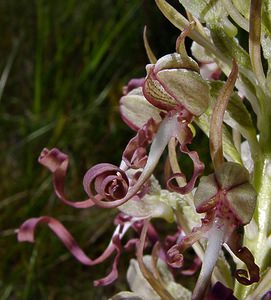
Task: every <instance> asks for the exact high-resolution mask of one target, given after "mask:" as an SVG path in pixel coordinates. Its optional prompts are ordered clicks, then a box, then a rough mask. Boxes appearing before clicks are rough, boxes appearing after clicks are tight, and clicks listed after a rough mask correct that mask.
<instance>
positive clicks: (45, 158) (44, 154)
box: [38, 148, 68, 173]
mask: <svg viewBox="0 0 271 300" xmlns="http://www.w3.org/2000/svg"><path fill="white" fill-rule="evenodd" d="M38 162H39V163H40V164H41V165H43V166H44V167H46V168H47V169H49V170H50V171H51V172H52V173H54V172H55V171H56V170H57V169H58V168H59V167H60V166H61V164H62V163H64V162H65V163H66V164H67V163H68V155H67V154H65V153H63V152H61V151H60V150H59V149H57V148H53V149H51V150H49V149H47V148H44V149H43V150H42V151H41V154H40V156H39V158H38Z"/></svg>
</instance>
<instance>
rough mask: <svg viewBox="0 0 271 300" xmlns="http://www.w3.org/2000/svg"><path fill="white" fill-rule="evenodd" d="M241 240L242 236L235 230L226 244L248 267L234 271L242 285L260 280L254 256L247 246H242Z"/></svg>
mask: <svg viewBox="0 0 271 300" xmlns="http://www.w3.org/2000/svg"><path fill="white" fill-rule="evenodd" d="M241 241H242V238H241V236H240V234H239V233H238V232H237V230H235V231H234V232H233V233H232V235H231V237H230V239H229V240H228V242H227V244H228V246H229V247H230V249H231V250H232V252H233V253H234V254H235V255H236V256H237V257H238V258H239V259H241V260H242V261H243V262H244V263H245V264H246V266H247V269H248V271H246V270H244V269H238V270H236V271H235V277H236V279H237V280H238V281H239V282H240V283H242V284H244V285H250V284H252V283H254V282H258V281H259V280H260V269H259V267H258V265H256V263H255V261H254V257H253V255H252V253H251V252H250V251H249V250H248V248H247V247H242V245H241Z"/></svg>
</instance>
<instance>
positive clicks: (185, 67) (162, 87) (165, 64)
mask: <svg viewBox="0 0 271 300" xmlns="http://www.w3.org/2000/svg"><path fill="white" fill-rule="evenodd" d="M146 69H147V77H146V80H145V83H144V87H143V93H144V96H145V97H146V98H147V100H148V101H149V102H150V103H152V104H153V105H154V106H156V107H158V108H160V109H166V110H171V109H174V108H176V107H178V106H183V107H185V109H186V110H188V111H189V112H190V113H192V114H193V115H195V116H199V115H201V114H202V113H203V112H204V111H205V110H206V109H207V108H208V105H209V99H210V94H209V85H208V84H207V82H206V81H204V80H203V79H202V77H201V75H200V74H199V67H198V64H197V63H196V62H195V61H194V60H193V59H191V58H190V57H188V56H187V55H184V54H179V53H173V54H168V55H165V56H163V57H162V58H160V59H159V60H158V61H157V62H156V64H149V65H147V67H146Z"/></svg>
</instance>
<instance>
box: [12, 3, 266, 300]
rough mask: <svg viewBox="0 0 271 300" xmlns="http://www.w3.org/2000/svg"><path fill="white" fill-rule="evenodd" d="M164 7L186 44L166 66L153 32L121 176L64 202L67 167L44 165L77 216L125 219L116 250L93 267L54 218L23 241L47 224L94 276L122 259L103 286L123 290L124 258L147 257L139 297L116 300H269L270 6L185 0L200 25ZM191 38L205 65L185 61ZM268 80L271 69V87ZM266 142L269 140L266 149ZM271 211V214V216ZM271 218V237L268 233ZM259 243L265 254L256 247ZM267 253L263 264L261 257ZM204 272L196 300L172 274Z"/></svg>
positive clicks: (136, 288) (133, 281)
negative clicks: (245, 44) (204, 141)
mask: <svg viewBox="0 0 271 300" xmlns="http://www.w3.org/2000/svg"><path fill="white" fill-rule="evenodd" d="M156 2H157V5H158V7H159V8H160V10H161V11H162V12H163V14H164V15H165V16H166V17H167V18H168V19H169V20H170V21H171V22H172V23H173V24H174V25H175V26H177V27H178V28H180V29H182V33H181V34H180V36H179V37H178V39H177V41H176V51H175V52H174V53H171V54H167V55H165V56H163V57H161V58H159V59H156V57H155V55H154V54H153V52H152V50H151V48H150V45H149V43H148V40H147V36H146V31H145V33H144V43H145V48H146V52H147V54H148V58H149V61H150V64H148V65H147V66H146V75H145V77H144V78H138V79H132V80H131V81H130V82H129V83H128V84H127V86H125V87H124V89H123V96H122V98H121V99H120V113H121V116H122V119H123V121H124V122H125V123H126V124H127V125H128V126H129V127H130V128H131V129H132V130H134V131H135V136H134V137H133V138H132V139H131V140H130V141H129V142H128V144H127V146H126V148H125V150H124V151H123V155H122V159H121V162H120V164H119V166H115V165H112V164H110V163H101V164H97V165H95V166H93V167H91V168H90V169H89V170H88V171H87V172H86V174H85V176H84V179H83V187H84V190H85V192H86V194H87V199H86V200H83V201H72V200H70V199H69V198H68V197H67V196H66V194H65V190H64V181H65V176H66V173H67V169H68V164H69V158H68V156H67V155H66V154H65V153H63V152H61V151H60V150H58V149H56V148H54V149H51V150H48V149H44V150H43V151H42V153H41V155H40V157H39V163H41V164H42V165H43V166H45V167H46V168H47V169H49V171H50V172H51V173H52V176H53V185H54V190H55V193H56V195H57V197H58V198H59V199H60V200H61V201H62V202H63V203H64V204H66V205H69V206H72V207H75V208H89V207H92V206H94V205H95V206H99V207H101V208H116V207H117V208H118V210H119V214H118V215H117V217H116V219H115V226H116V227H115V230H114V232H113V235H112V238H111V241H110V243H109V245H108V247H107V248H106V250H105V251H104V253H103V254H102V255H101V256H100V257H98V258H96V259H90V258H89V257H88V256H87V255H86V254H85V253H84V252H83V250H82V249H81V248H80V247H79V245H78V244H77V243H76V242H75V240H74V238H73V237H72V236H71V234H70V233H69V232H68V231H67V229H66V228H65V227H64V226H63V225H62V224H61V223H60V222H59V221H57V220H56V219H54V218H51V217H48V216H43V217H38V218H32V219H30V220H27V221H26V222H24V223H23V224H22V225H21V227H20V228H19V229H18V239H19V241H29V242H33V241H34V231H35V229H36V227H37V225H38V224H40V223H45V224H47V225H48V227H49V228H50V229H51V230H52V231H53V232H54V233H55V234H56V235H57V236H58V237H59V239H60V240H61V241H62V242H63V244H64V245H65V246H66V247H67V248H68V250H69V251H70V252H71V253H72V254H73V256H74V257H75V258H76V259H77V260H79V261H80V262H81V263H82V264H85V265H88V266H93V265H96V264H99V263H101V262H103V261H104V260H106V259H107V258H108V257H109V256H111V255H112V254H113V253H115V258H114V262H113V266H112V270H111V272H110V273H109V274H108V275H107V276H105V277H104V278H102V279H99V280H97V281H96V282H95V285H107V284H110V283H112V282H114V281H115V280H116V279H117V278H118V262H119V260H120V256H121V252H122V250H123V249H136V257H137V260H132V261H131V264H130V267H129V269H128V273H127V279H128V281H129V284H130V287H131V289H132V291H133V292H121V293H119V294H117V295H115V296H114V297H113V298H112V299H114V300H116V299H189V298H192V299H195V300H196V299H225V300H226V299H236V297H235V296H238V297H242V299H260V298H259V297H262V296H264V295H265V299H269V298H268V297H270V296H269V295H270V289H271V287H270V284H269V285H268V284H267V282H268V280H270V277H271V274H270V269H268V265H267V263H268V255H269V254H270V250H269V248H268V247H267V246H266V244H263V239H264V241H265V242H266V241H267V235H268V234H270V232H269V230H270V228H271V227H270V226H269V225H270V224H269V223H270V222H269V220H268V212H269V207H270V205H269V204H267V201H268V199H267V200H266V198H268V197H269V196H270V195H271V193H269V192H270V191H269V188H268V187H267V185H269V181H268V180H269V177H270V174H269V173H270V170H269V173H267V172H268V167H269V164H270V158H269V154H268V153H270V152H269V150H270V149H269V150H268V147H269V145H270V144H269V142H270V139H271V138H270V132H269V130H268V129H266V127H265V126H264V121H263V120H269V119H270V118H269V117H270V116H269V115H268V112H269V108H268V107H269V106H268V105H269V104H266V101H267V100H266V99H270V98H271V92H270V91H271V89H270V86H269V85H270V83H268V81H267V80H266V77H265V74H264V71H263V68H262V67H261V53H260V45H261V43H262V44H263V54H264V57H265V58H267V60H268V58H269V57H268V53H267V50H266V47H265V45H266V44H268V43H270V41H271V34H270V32H269V29H268V28H266V23H265V22H266V21H265V19H266V18H267V19H268V18H269V19H270V13H269V14H268V13H267V12H266V14H265V15H264V16H265V19H263V22H262V32H263V33H264V34H265V36H264V37H262V40H261V35H260V33H261V26H259V25H258V24H261V3H260V2H261V1H251V2H252V3H251V8H250V14H249V13H248V12H247V11H246V10H245V8H242V7H241V6H239V5H238V3H237V2H236V1H224V0H223V1H216V3H215V4H211V2H210V1H194V0H193V1H185V0H183V1H182V0H181V1H180V2H181V3H182V4H183V6H184V7H185V9H186V10H187V15H188V19H189V21H188V20H186V19H185V18H184V17H183V16H182V15H181V14H179V13H178V12H177V11H176V10H175V9H174V8H173V7H171V6H170V5H169V4H168V3H167V2H166V1H164V0H157V1H156ZM241 2H242V1H241ZM254 2H255V3H254ZM268 7H269V6H268V4H265V5H264V6H263V9H264V11H268ZM269 12H270V10H269ZM229 17H230V18H231V19H233V20H234V22H235V23H236V24H237V25H239V26H241V27H242V28H243V29H245V30H247V31H249V49H250V50H249V51H250V52H249V54H248V53H246V52H245V50H244V49H242V48H241V46H240V45H239V44H238V42H237V40H236V39H235V38H234V36H235V35H236V32H235V31H236V27H235V26H234V25H233V24H232V23H231V21H230V18H229ZM248 19H249V22H250V23H249V24H250V25H249V28H248ZM202 24H206V27H203V25H202ZM187 36H189V37H191V38H192V39H193V40H194V42H193V45H192V54H193V56H194V57H195V58H196V60H197V61H196V60H194V59H192V58H191V57H190V56H189V55H188V54H187V52H186V48H185V39H186V37H187ZM223 47H224V48H223ZM249 59H250V61H251V62H250V61H249ZM269 59H270V58H269ZM268 62H269V60H268ZM222 72H223V73H224V74H226V76H227V80H226V81H225V82H222V81H220V80H219V78H220V75H221V74H222ZM269 73H270V72H269V69H268V74H267V75H268V76H270V74H269ZM268 78H269V77H268ZM235 89H236V90H235ZM237 92H238V93H237ZM239 94H241V95H242V99H241V97H240V96H239ZM263 95H264V96H263ZM245 101H249V102H250V103H251V106H252V108H253V110H254V112H255V114H256V117H257V128H255V126H254V124H253V121H252V118H251V116H250V112H249V111H248V109H247V107H246V105H245V104H244V102H245ZM195 124H196V126H197V129H195V127H194V126H195ZM225 124H227V126H226V125H225ZM198 128H200V129H202V130H203V131H204V132H205V133H206V134H207V135H208V136H209V141H210V156H211V160H212V165H213V173H212V174H209V175H205V176H202V174H203V172H204V164H203V163H202V162H201V160H200V157H199V153H200V151H195V150H191V149H190V144H191V143H192V142H193V138H194V136H195V133H196V130H198ZM229 128H231V131H232V135H231V134H230V130H229ZM257 133H260V141H258V139H257ZM242 138H243V139H245V140H246V141H247V143H248V145H249V147H250V153H251V160H252V164H253V165H254V168H253V169H251V170H250V171H251V172H254V173H253V174H250V173H249V171H248V170H247V169H246V168H245V167H244V165H243V162H242V159H241V154H240V152H241V151H240V149H241V141H242ZM166 148H168V152H167V153H168V164H169V168H168V169H169V170H168V171H167V172H166V177H167V178H165V179H166V187H165V188H164V189H163V188H161V186H160V185H159V183H158V181H157V180H156V179H155V177H154V175H153V173H154V171H155V168H156V166H157V164H158V163H159V161H160V160H161V157H162V154H163V153H164V152H166V151H165V149H166ZM178 151H179V152H180V153H183V154H185V155H187V156H188V157H189V158H190V159H191V160H192V163H193V172H192V176H191V178H189V179H188V178H187V176H186V175H185V172H183V170H182V168H181V166H180V165H179V162H178ZM269 169H270V168H269ZM257 176H258V177H257ZM266 176H268V179H266V178H267V177H266ZM199 177H200V180H199V183H198V184H197V182H198V179H199ZM264 180H266V181H264ZM268 193H269V194H268ZM266 195H268V196H266ZM257 201H258V203H257ZM269 202H270V201H269ZM264 208H265V209H266V210H268V212H267V215H266V214H264V211H263V210H264ZM255 211H256V213H255ZM261 216H263V218H264V219H265V222H267V223H268V224H269V225H268V224H267V225H266V226H265V224H264V223H263V220H261V219H260V218H261ZM153 218H162V219H164V220H166V221H167V222H171V223H172V222H175V223H176V232H175V234H174V235H173V236H167V237H166V238H165V239H162V238H161V237H160V236H159V232H158V231H157V230H156V228H155V227H154V226H153V225H152V223H151V220H152V219H153ZM253 224H254V225H253ZM253 226H254V229H255V228H257V229H258V230H262V231H261V232H259V234H258V235H257V233H256V238H255V235H254V237H252V238H249V237H250V236H251V235H252V234H251V232H252V229H251V228H252V227H253ZM244 228H245V229H244ZM129 229H133V230H134V232H135V234H136V235H135V238H133V239H131V240H129V241H128V242H127V243H126V244H125V245H123V242H122V241H123V237H124V235H125V233H126V232H127V231H128V230H129ZM244 231H245V238H244V239H243V232H244ZM254 231H255V230H254ZM253 239H255V240H256V242H255V244H253V242H251V240H253ZM261 239H262V240H261ZM222 246H225V249H226V250H227V251H228V253H229V257H232V258H231V260H232V262H233V261H234V262H236V264H237V265H236V267H234V270H231V268H230V264H229V262H228V261H227V260H226V258H225V255H224V252H223V251H222ZM261 246H262V247H263V249H262V251H264V252H263V253H260V252H261ZM147 247H150V248H151V249H152V250H151V255H144V253H143V252H144V250H145V248H147ZM189 247H192V248H193V249H194V252H195V257H194V260H193V262H192V263H191V266H190V267H189V268H188V269H185V268H184V265H185V264H184V262H185V260H186V258H185V256H184V255H185V251H186V250H187V249H188V248H189ZM250 248H251V249H250ZM254 256H255V257H254ZM260 268H261V269H260ZM199 269H200V273H199V276H198V280H197V282H196V285H195V288H194V290H193V291H192V292H191V291H190V290H188V289H186V288H185V287H184V286H182V285H181V284H179V283H177V282H175V279H174V276H173V274H176V272H179V273H180V274H183V275H187V276H188V275H194V274H195V273H196V272H197V270H199ZM264 271H265V273H264V274H265V276H264V277H263V278H262V280H261V281H260V283H259V284H258V285H257V283H258V282H259V280H260V272H264ZM233 274H234V275H233ZM233 276H234V277H235V278H236V281H235V282H233V278H232V277H233ZM255 283H256V285H257V286H256V287H255ZM210 286H212V287H211V288H210ZM245 286H248V287H245ZM233 290H234V294H235V296H234V295H233ZM268 293H269V294H268Z"/></svg>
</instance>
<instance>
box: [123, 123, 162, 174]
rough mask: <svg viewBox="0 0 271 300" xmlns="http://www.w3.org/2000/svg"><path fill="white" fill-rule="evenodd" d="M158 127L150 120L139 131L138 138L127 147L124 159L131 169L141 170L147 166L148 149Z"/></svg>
mask: <svg viewBox="0 0 271 300" xmlns="http://www.w3.org/2000/svg"><path fill="white" fill-rule="evenodd" d="M157 127H158V125H157V124H156V123H155V121H154V120H153V119H152V118H150V119H149V120H148V121H147V123H146V124H145V125H144V126H143V127H142V128H140V129H139V130H138V132H137V134H136V136H135V137H134V138H132V139H131V140H130V142H129V143H128V145H127V146H126V148H125V150H124V152H123V155H122V159H123V161H124V162H125V163H126V165H127V166H128V167H129V168H133V169H139V168H143V167H144V166H145V165H146V162H147V159H148V156H147V147H148V146H149V144H150V143H151V142H152V140H153V137H154V135H155V133H156V131H157Z"/></svg>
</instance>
